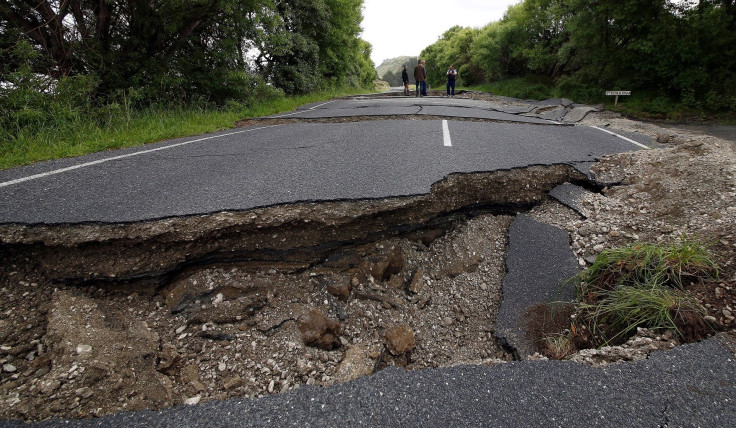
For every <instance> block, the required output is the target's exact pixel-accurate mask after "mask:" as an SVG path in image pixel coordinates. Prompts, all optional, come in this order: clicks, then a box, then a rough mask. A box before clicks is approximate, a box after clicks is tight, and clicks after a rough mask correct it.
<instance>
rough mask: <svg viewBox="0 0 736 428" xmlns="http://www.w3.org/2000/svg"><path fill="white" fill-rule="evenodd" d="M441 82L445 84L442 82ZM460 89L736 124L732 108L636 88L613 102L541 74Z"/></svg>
mask: <svg viewBox="0 0 736 428" xmlns="http://www.w3.org/2000/svg"><path fill="white" fill-rule="evenodd" d="M440 86H442V87H444V84H443V85H440ZM459 89H465V90H471V91H481V92H490V93H492V94H494V95H502V96H507V97H513V98H520V99H533V100H544V99H548V98H563V97H564V98H569V99H571V100H573V101H575V102H578V103H587V104H604V105H605V108H606V110H611V111H617V112H620V113H622V114H624V115H626V116H629V117H632V118H636V119H644V120H665V121H673V122H712V123H719V124H723V125H734V124H736V112H734V111H720V112H712V111H706V110H703V109H697V108H692V107H687V106H685V105H683V104H681V103H676V102H673V101H671V100H669V99H667V98H664V97H661V96H657V95H656V94H654V93H643V92H636V91H634V92H633V93H632V95H630V96H619V99H618V105H614V102H615V97H613V96H606V95H604V94H605V91H606V89H604V88H594V87H589V86H584V85H574V84H565V83H564V82H563V84H562V85H556V84H555V83H554V82H552V81H551V80H550V79H548V78H546V77H544V76H527V77H516V78H513V79H506V80H501V81H497V82H493V83H490V84H483V85H476V86H463V87H459V86H458V87H457V88H456V90H459ZM609 89H612V88H609Z"/></svg>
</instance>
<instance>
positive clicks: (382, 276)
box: [370, 247, 404, 281]
mask: <svg viewBox="0 0 736 428" xmlns="http://www.w3.org/2000/svg"><path fill="white" fill-rule="evenodd" d="M403 268H404V257H403V256H402V254H401V248H399V247H395V248H394V249H393V250H391V253H390V254H389V255H388V256H387V257H386V258H385V259H383V260H380V261H377V262H374V263H372V264H371V266H370V273H371V276H372V277H373V279H375V280H376V281H388V280H389V279H391V275H397V274H399V273H400V272H401V270H402V269H403Z"/></svg>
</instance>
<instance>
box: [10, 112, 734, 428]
mask: <svg viewBox="0 0 736 428" xmlns="http://www.w3.org/2000/svg"><path fill="white" fill-rule="evenodd" d="M583 123H584V124H589V125H595V126H600V127H606V128H610V129H616V130H621V131H635V132H641V133H645V134H647V135H650V136H651V137H652V138H654V139H657V140H658V141H659V142H660V143H661V144H662V145H663V148H659V149H653V150H646V151H637V152H631V153H624V154H619V155H613V156H607V157H605V158H603V159H601V160H600V161H599V162H598V163H597V164H595V165H594V166H593V168H592V172H593V174H594V177H595V181H594V182H591V181H589V180H588V178H586V177H585V176H584V175H583V174H581V173H579V172H577V171H575V170H574V169H572V168H570V167H568V166H564V165H559V166H551V167H531V168H524V169H518V170H511V171H501V172H496V173H488V174H472V175H462V176H450V177H448V178H447V179H445V180H443V181H442V182H439V183H436V184H435V185H434V186H433V189H432V192H431V194H429V195H425V196H417V197H411V198H396V199H390V200H381V201H362V202H339V203H337V202H336V203H324V204H300V205H289V206H279V207H274V208H267V209H261V210H253V211H249V212H244V213H222V214H217V215H213V216H209V217H202V218H196V219H173V220H162V221H158V222H154V223H151V224H136V225H135V226H134V227H129V226H125V227H123V226H115V225H110V226H96V225H80V226H77V227H64V230H63V231H61V230H60V229H59V227H61V226H59V227H33V228H26V227H20V226H2V229H1V230H0V232H1V234H0V236H2V246H0V254H2V258H3V261H4V262H3V264H2V266H0V287H2V288H1V291H2V292H3V294H4V295H5V296H7V298H6V299H4V300H3V301H2V302H0V313H2V314H3V317H2V319H0V344H1V345H2V347H0V361H1V362H2V366H3V372H2V374H0V409H1V410H0V417H1V418H3V419H22V420H40V419H45V418H51V417H61V418H79V417H94V416H102V415H107V414H110V413H114V412H118V411H121V410H136V409H146V408H162V407H169V406H175V405H178V404H181V403H183V402H187V403H190V404H193V403H198V402H203V401H207V400H212V399H224V398H227V397H262V396H265V395H268V394H277V393H279V392H285V391H288V390H291V389H294V388H299V387H300V386H302V385H305V384H306V385H324V386H327V385H333V384H336V383H339V382H344V381H347V380H351V379H355V378H356V377H359V376H364V375H369V374H371V373H374V372H376V371H379V370H381V369H383V368H385V367H387V366H389V365H395V366H401V367H405V368H407V369H421V368H426V367H448V366H454V365H459V364H484V365H491V364H503V363H504V362H506V361H509V360H511V359H512V358H513V357H512V353H511V352H509V350H508V349H506V348H504V347H503V346H502V345H501V344H499V343H498V342H497V340H496V339H495V336H494V320H495V317H496V314H497V313H498V309H499V305H500V303H501V299H502V295H501V286H502V282H503V278H504V276H505V274H506V266H505V254H506V248H507V245H508V237H507V235H508V228H509V225H510V224H511V222H512V221H513V219H514V217H515V216H516V215H517V214H518V213H520V212H524V213H525V214H526V215H528V216H530V217H531V218H533V219H534V220H536V221H539V222H542V223H546V224H550V225H553V226H556V227H558V228H560V229H562V230H564V231H565V232H567V234H568V235H569V237H570V246H571V249H572V251H573V252H574V253H575V255H576V257H577V258H578V260H579V264H580V265H581V266H584V265H586V264H588V263H590V262H591V261H592V260H594V258H595V256H596V255H597V254H599V253H600V252H601V251H603V250H604V249H606V248H611V247H618V246H623V245H626V244H629V243H632V242H663V241H671V240H677V239H679V237H680V236H682V235H683V234H686V235H688V236H689V237H695V238H697V239H699V240H701V241H703V242H706V243H708V244H709V245H710V248H711V250H712V251H713V253H714V254H715V255H716V256H717V258H718V259H719V262H720V265H721V267H722V271H721V276H720V279H719V280H717V281H713V282H708V283H698V284H692V285H691V287H692V291H693V292H695V293H696V294H697V295H698V297H699V298H700V299H701V301H703V302H704V304H705V305H706V308H707V309H708V311H709V314H710V315H711V316H712V317H713V318H714V319H715V320H716V324H717V330H722V331H731V332H733V329H734V326H735V325H736V322H734V313H733V311H734V308H736V265H735V264H734V253H735V252H736V235H735V233H736V228H735V227H734V226H736V207H735V206H734V204H733V201H734V200H736V143H733V142H729V141H726V140H722V139H718V138H715V137H710V136H704V135H702V134H697V133H690V132H685V131H673V130H665V129H662V128H658V127H657V126H655V125H649V124H644V123H640V122H635V121H630V120H627V119H623V118H621V117H619V116H617V115H613V114H610V113H606V112H601V113H592V114H589V115H588V116H587V117H586V118H585V119H584V120H583ZM567 182H572V183H577V184H581V185H584V186H585V187H587V188H588V189H589V190H590V191H588V192H586V193H585V194H584V195H583V197H582V199H581V200H580V201H579V204H580V209H579V210H577V211H576V210H573V209H571V208H569V207H568V206H566V205H563V204H562V203H560V202H558V201H557V200H556V199H554V198H552V197H550V196H549V192H550V191H551V190H552V189H553V188H554V187H556V186H557V185H559V184H563V183H567ZM527 186H529V187H527ZM194 256H196V257H194ZM186 260H197V262H196V263H188V262H185V261H186ZM99 278H106V279H105V280H104V281H103V280H100V279H99ZM714 333H715V331H714ZM647 338H649V340H648V341H647V340H644V339H647ZM641 339H642V340H640V341H639V342H636V341H632V342H631V343H630V344H629V345H627V346H623V347H618V348H615V349H613V348H612V349H607V350H601V351H595V352H590V351H589V352H587V353H584V352H583V353H581V354H580V355H577V356H574V357H573V359H575V360H577V361H581V362H582V363H587V364H605V363H610V362H612V361H621V360H631V359H635V358H645V357H646V355H647V353H648V352H651V351H652V350H653V349H667V348H670V347H672V346H675V345H676V344H677V340H676V338H674V337H673V336H672V335H659V336H657V335H654V337H648V336H647V337H643V338H641ZM652 343H655V346H650V345H651V344H652ZM520 358H522V359H527V358H540V356H539V355H536V356H535V355H521V356H520Z"/></svg>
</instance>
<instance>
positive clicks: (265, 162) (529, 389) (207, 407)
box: [0, 97, 736, 427]
mask: <svg viewBox="0 0 736 428" xmlns="http://www.w3.org/2000/svg"><path fill="white" fill-rule="evenodd" d="M540 107H542V109H541V110H540V109H539V108H540ZM586 109H587V107H585V106H573V105H569V104H568V103H564V102H559V103H558V102H552V103H548V105H545V104H544V103H537V104H534V103H522V102H519V103H514V102H508V103H505V102H503V100H502V102H496V103H493V102H486V101H474V100H462V99H440V98H423V99H414V98H399V97H396V98H388V99H383V100H375V99H368V98H365V99H355V100H336V101H331V102H325V103H316V104H313V105H309V106H303V107H302V108H300V109H299V110H298V111H296V112H291V113H285V114H281V115H277V116H279V119H293V120H294V122H293V123H286V124H284V123H281V124H276V125H273V124H272V122H271V123H269V122H268V121H267V120H264V121H263V125H261V126H251V127H247V128H240V129H231V130H227V131H223V132H219V133H214V134H210V135H205V136H199V137H192V138H183V139H179V140H174V141H167V142H162V143H157V144H152V145H148V146H145V147H141V148H135V149H126V150H119V151H115V152H108V153H97V154H93V155H89V156H84V157H81V158H73V159H62V160H57V161H51V162H44V163H38V164H34V165H30V166H27V167H23V168H17V169H13V170H7V171H0V224H8V223H22V224H43V223H45V224H59V223H81V222H105V223H115V222H132V221H145V220H152V219H159V218H165V217H177V216H189V215H197V214H207V213H214V212H219V211H223V210H249V209H252V208H255V207H263V206H270V205H275V204H283V203H290V202H297V201H326V200H354V199H365V198H385V197H390V196H403V195H416V194H424V193H427V192H429V189H430V186H431V185H432V184H433V183H436V182H437V181H439V180H441V179H442V178H443V177H446V176H447V175H449V174H452V173H469V172H481V171H489V172H490V171H496V170H508V169H513V168H523V167H526V166H531V165H553V164H569V165H572V166H574V167H575V168H578V169H579V170H580V171H582V172H587V167H588V166H589V164H590V163H592V162H593V161H594V160H595V159H596V158H599V157H601V156H603V155H605V154H608V153H618V152H623V151H630V150H637V149H640V148H641V147H640V145H642V144H644V145H650V144H651V142H650V141H649V140H648V138H646V137H644V136H637V135H631V134H626V135H623V134H621V133H619V134H620V136H623V137H626V138H627V139H623V138H620V136H617V135H612V134H609V133H607V132H603V131H602V130H601V129H596V128H591V127H585V126H570V125H569V124H567V125H564V126H563V125H562V123H564V122H570V121H572V119H571V118H578V117H582V115H584V114H585V111H586ZM369 116H381V117H384V116H395V117H394V118H392V119H395V120H362V119H361V120H360V121H355V122H349V123H339V122H338V123H310V122H308V120H309V119H312V120H313V119H324V118H346V117H361V118H366V117H369ZM421 116H431V117H430V118H428V119H427V120H400V119H402V117H403V118H405V119H408V118H412V119H416V118H418V117H421ZM436 116H442V118H440V119H438V118H436ZM301 119H306V120H307V121H304V123H302V122H300V120H301ZM467 119H482V121H469V120H467ZM565 119H567V121H566V120H565ZM522 220H523V218H522ZM520 225H521V226H523V224H521V223H520ZM531 229H533V228H528V227H527V228H526V229H524V231H522V233H527V232H529V231H530V230H531ZM540 233H542V234H546V232H545V231H544V230H542V231H541V232H540ZM547 235H549V234H547ZM527 237H528V236H527V235H525V234H522V235H519V238H515V239H514V242H522V243H523V242H528V241H530V240H528V239H526V238H527ZM532 238H534V236H532ZM562 239H563V240H565V237H563V238H562ZM514 242H512V245H513V243H514ZM531 242H534V239H532V240H531ZM565 244H567V242H565ZM524 245H527V246H534V244H524ZM545 248H546V247H545ZM540 249H541V250H542V251H545V249H544V248H541V247H540ZM564 250H566V249H564ZM555 252H557V250H555ZM518 253H519V254H521V255H520V256H519V257H522V258H523V257H524V253H525V252H524V251H519V252H518ZM563 256H564V254H563ZM571 262H572V264H574V263H575V262H576V260H574V259H572V260H571ZM550 263H551V262H550ZM507 265H508V266H510V268H509V269H520V270H522V271H523V270H524V269H527V266H528V265H527V264H524V263H522V264H520V265H519V266H520V267H518V268H516V267H513V266H516V265H515V264H513V263H508V264H507ZM508 276H509V277H510V278H511V279H513V278H514V275H508ZM517 277H520V276H518V275H517ZM521 280H522V281H524V282H526V283H528V282H529V280H528V279H526V278H525V277H524V278H521ZM527 285H528V284H527ZM520 297H524V298H526V297H527V296H520ZM727 346H732V345H728V343H727V342H726V339H724V338H723V337H716V338H711V339H709V340H707V341H704V342H702V343H699V344H693V345H686V346H682V347H679V348H677V349H675V350H673V351H671V352H668V353H655V354H654V355H652V357H651V358H650V359H649V360H646V361H639V362H636V363H632V364H619V365H613V366H609V367H607V368H604V369H594V368H591V367H587V366H583V365H579V364H574V363H570V362H560V361H536V362H529V361H523V362H513V363H509V364H500V365H496V366H492V367H479V366H459V367H452V368H444V369H428V370H420V371H417V372H405V371H402V370H400V369H395V368H389V369H386V370H384V371H381V372H379V373H377V374H376V375H374V376H371V377H364V378H360V379H358V380H356V381H354V382H348V383H345V384H341V385H337V386H334V387H330V388H312V387H303V388H300V389H298V390H296V391H292V392H289V393H287V394H281V395H276V396H271V397H267V398H265V399H262V400H241V399H232V400H227V401H212V402H208V403H205V404H203V405H197V406H186V407H178V408H175V409H169V410H165V411H162V412H154V411H144V412H135V413H121V414H117V415H113V416H110V417H106V418H100V419H96V420H84V421H70V422H66V421H47V422H43V423H40V424H39V425H41V426H75V425H76V426H122V425H125V426H131V427H132V426H176V427H181V426H207V427H213V426H305V425H306V426H353V425H361V426H399V425H402V426H403V425H406V426H437V425H442V426H447V425H450V424H457V423H458V422H460V424H462V425H468V426H484V425H485V426H621V425H623V426H684V425H688V426H689V425H700V426H734V425H736V411H735V410H734V408H735V407H734V406H733V398H734V397H735V396H736V390H735V389H734V385H736V377H735V375H736V373H735V372H734V370H732V369H729V368H728V367H729V366H730V367H733V363H734V362H733V354H732V352H731V351H729V350H728V349H727ZM706 356H707V358H706ZM17 424H18V425H20V423H17ZM0 425H3V426H5V425H7V426H15V425H16V422H8V421H0Z"/></svg>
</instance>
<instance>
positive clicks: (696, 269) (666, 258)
mask: <svg viewBox="0 0 736 428" xmlns="http://www.w3.org/2000/svg"><path fill="white" fill-rule="evenodd" d="M717 277H718V266H717V263H716V261H715V260H714V259H713V257H712V256H711V255H710V253H709V252H708V250H707V248H706V247H705V246H704V245H702V244H700V243H697V242H693V241H690V240H688V239H687V237H682V238H681V239H680V242H678V243H676V244H672V245H657V244H633V245H629V246H627V247H624V248H614V249H609V250H605V251H603V252H602V253H601V254H600V255H598V257H597V258H596V261H595V263H593V265H592V266H591V267H590V268H588V269H587V270H585V271H583V272H582V273H581V274H580V277H579V279H580V283H581V289H580V294H581V297H583V298H586V297H589V295H590V294H591V293H593V294H596V293H601V292H603V293H605V292H606V290H609V289H611V288H614V287H616V286H620V285H624V286H637V285H640V284H655V285H659V286H669V287H675V288H682V287H683V285H684V284H683V282H684V279H685V278H705V279H713V278H717Z"/></svg>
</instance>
